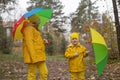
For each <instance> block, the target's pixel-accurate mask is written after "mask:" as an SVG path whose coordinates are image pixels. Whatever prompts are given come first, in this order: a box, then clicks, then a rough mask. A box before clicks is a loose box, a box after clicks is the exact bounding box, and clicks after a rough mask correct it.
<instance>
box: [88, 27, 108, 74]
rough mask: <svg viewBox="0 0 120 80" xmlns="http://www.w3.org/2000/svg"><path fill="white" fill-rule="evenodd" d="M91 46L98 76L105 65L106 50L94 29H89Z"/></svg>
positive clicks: (104, 44)
mask: <svg viewBox="0 0 120 80" xmlns="http://www.w3.org/2000/svg"><path fill="white" fill-rule="evenodd" d="M90 32H91V36H92V44H93V49H94V53H95V62H96V66H97V70H98V76H100V75H101V74H102V72H103V70H104V69H105V67H106V64H107V58H108V48H107V45H106V43H105V40H104V38H103V37H102V36H101V35H100V34H99V33H98V32H97V31H96V30H94V29H92V28H90Z"/></svg>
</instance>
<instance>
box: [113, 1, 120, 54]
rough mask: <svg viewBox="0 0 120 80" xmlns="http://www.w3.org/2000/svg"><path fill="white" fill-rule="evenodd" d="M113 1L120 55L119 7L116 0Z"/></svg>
mask: <svg viewBox="0 0 120 80" xmlns="http://www.w3.org/2000/svg"><path fill="white" fill-rule="evenodd" d="M112 3H113V10H114V17H115V26H116V32H117V43H118V50H119V56H120V24H119V17H118V9H117V5H116V0H112Z"/></svg>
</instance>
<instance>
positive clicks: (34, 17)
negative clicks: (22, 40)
mask: <svg viewBox="0 0 120 80" xmlns="http://www.w3.org/2000/svg"><path fill="white" fill-rule="evenodd" d="M28 19H29V20H30V22H32V23H36V22H38V21H40V18H39V16H38V15H36V14H34V15H32V16H30V17H29V18H28Z"/></svg>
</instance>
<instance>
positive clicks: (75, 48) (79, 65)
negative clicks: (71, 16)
mask: <svg viewBox="0 0 120 80" xmlns="http://www.w3.org/2000/svg"><path fill="white" fill-rule="evenodd" d="M70 38H71V39H73V38H76V39H79V37H78V34H77V33H73V34H71V36H70ZM76 52H78V53H79V56H77V57H76V56H75V53H76ZM86 56H87V54H86V48H85V47H84V46H82V45H80V43H78V44H77V45H73V44H72V43H70V45H69V46H68V47H67V49H66V51H65V57H66V58H68V59H69V71H70V72H80V71H85V70H86V66H85V64H84V60H83V58H84V57H86Z"/></svg>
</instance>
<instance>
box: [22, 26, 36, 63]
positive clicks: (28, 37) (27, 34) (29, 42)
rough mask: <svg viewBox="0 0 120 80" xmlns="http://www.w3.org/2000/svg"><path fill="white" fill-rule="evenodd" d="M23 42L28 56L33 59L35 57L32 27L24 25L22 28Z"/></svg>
mask: <svg viewBox="0 0 120 80" xmlns="http://www.w3.org/2000/svg"><path fill="white" fill-rule="evenodd" d="M23 34H24V42H25V46H26V47H27V50H28V52H29V55H30V57H31V58H32V60H33V59H35V55H34V54H35V49H34V45H33V38H34V36H33V27H32V26H31V27H26V28H25V29H24V32H23ZM33 61H34V60H33Z"/></svg>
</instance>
